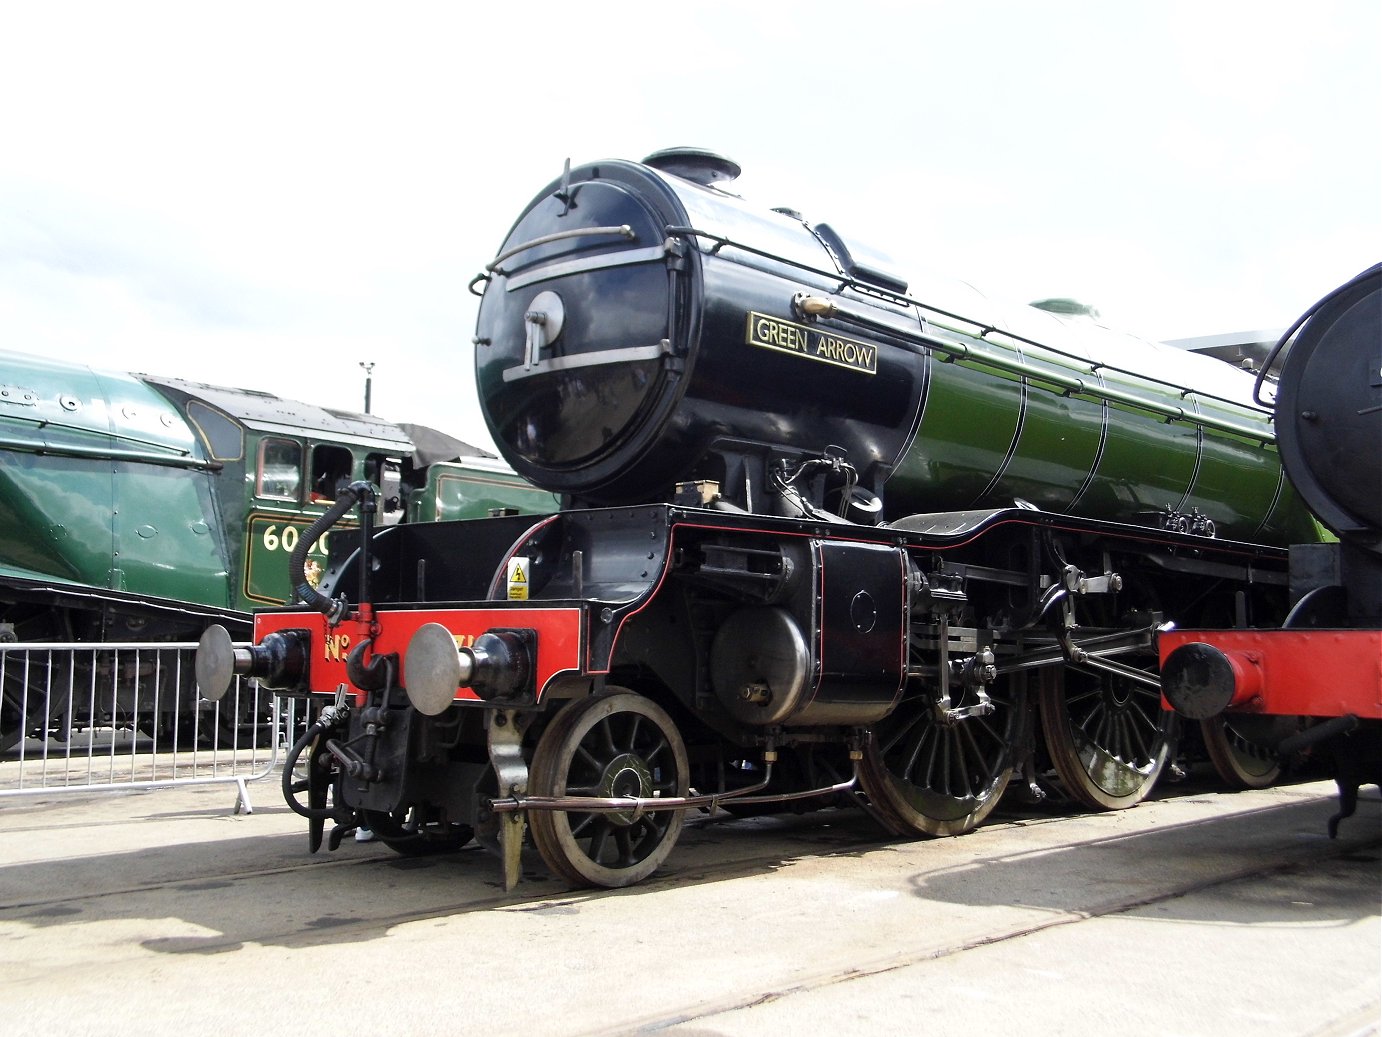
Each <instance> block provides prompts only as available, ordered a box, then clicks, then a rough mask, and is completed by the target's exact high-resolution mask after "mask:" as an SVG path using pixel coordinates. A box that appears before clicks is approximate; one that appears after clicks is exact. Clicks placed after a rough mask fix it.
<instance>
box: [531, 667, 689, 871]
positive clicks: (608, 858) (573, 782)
mask: <svg viewBox="0 0 1382 1037" xmlns="http://www.w3.org/2000/svg"><path fill="white" fill-rule="evenodd" d="M689 787H690V766H689V764H688V763H687V758H686V747H685V745H684V744H683V743H682V739H681V735H680V734H679V733H678V732H677V729H676V725H675V724H674V723H673V722H672V718H671V717H669V716H668V715H667V713H666V712H665V711H664V710H663V709H662V708H661V707H660V706H658V705H657V704H656V703H654V702H652V701H651V700H649V699H646V698H644V697H643V696H641V695H637V694H634V693H633V692H631V691H625V690H622V689H620V690H617V691H612V692H610V693H606V694H602V695H596V696H592V697H591V698H587V699H581V700H579V701H577V702H575V703H573V704H572V705H570V706H567V707H566V708H565V709H564V710H562V712H561V713H559V714H558V715H557V717H556V719H554V720H553V721H552V723H550V724H549V725H548V726H547V729H546V730H545V731H543V733H542V736H541V738H539V739H538V743H537V747H536V748H535V749H534V751H533V763H532V767H531V768H530V772H529V776H528V792H529V794H531V795H535V796H595V797H599V798H611V797H613V798H622V797H634V798H639V799H653V798H671V797H673V796H685V795H686V794H687V790H688V789H689ZM685 814H686V811H685V810H684V809H682V810H650V811H643V812H641V813H640V812H638V811H635V810H628V811H614V812H598V811H585V812H582V811H570V812H567V811H551V810H531V811H529V812H528V824H529V827H530V828H531V830H532V834H533V843H534V844H535V845H536V846H537V849H538V852H539V853H540V854H541V855H542V859H543V860H544V861H545V862H546V863H547V866H548V867H549V868H550V869H551V870H552V872H553V873H554V874H556V875H557V876H558V877H560V878H563V879H566V880H567V881H568V882H571V883H572V884H574V885H578V886H606V887H618V886H629V885H632V884H633V883H635V882H640V881H642V880H643V879H645V878H647V877H648V876H649V875H651V874H652V873H653V872H654V871H656V870H657V868H658V866H659V865H661V864H662V862H663V861H664V860H665V859H666V858H667V855H668V853H670V852H671V850H672V846H673V845H674V844H675V843H676V841H677V836H678V835H679V834H680V833H681V826H682V821H683V819H684V817H685Z"/></svg>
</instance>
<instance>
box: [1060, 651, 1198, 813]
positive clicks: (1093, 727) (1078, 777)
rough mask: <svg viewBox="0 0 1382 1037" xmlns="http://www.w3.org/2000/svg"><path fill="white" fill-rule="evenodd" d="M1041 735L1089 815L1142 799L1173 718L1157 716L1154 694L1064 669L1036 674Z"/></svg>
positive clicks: (1166, 747)
mask: <svg viewBox="0 0 1382 1037" xmlns="http://www.w3.org/2000/svg"><path fill="white" fill-rule="evenodd" d="M1041 727H1042V731H1043V733H1044V734H1045V736H1046V749H1047V752H1048V753H1049V754H1050V757H1051V763H1052V765H1053V766H1054V767H1055V770H1056V774H1057V775H1058V776H1059V777H1060V779H1061V784H1062V785H1064V786H1065V790H1066V792H1067V793H1068V794H1069V795H1070V797H1071V798H1072V799H1074V800H1076V801H1077V802H1079V803H1082V804H1084V805H1085V806H1087V807H1091V808H1093V809H1095V810H1121V809H1122V808H1124V807H1130V806H1133V805H1134V804H1137V803H1140V802H1142V800H1144V799H1146V798H1147V794H1148V793H1149V792H1151V790H1152V786H1154V785H1155V784H1156V779H1157V778H1158V777H1159V776H1160V775H1161V772H1162V770H1163V768H1164V767H1165V766H1166V761H1167V760H1168V759H1169V758H1170V753H1171V745H1172V743H1173V742H1174V740H1175V730H1176V728H1175V714H1174V713H1171V712H1168V711H1165V710H1163V709H1162V708H1161V695H1160V694H1159V693H1158V692H1157V691H1156V690H1155V689H1152V688H1149V687H1144V686H1143V685H1141V684H1137V683H1135V682H1133V681H1129V680H1127V679H1126V678H1122V677H1113V676H1108V675H1102V674H1101V675H1098V676H1096V675H1093V674H1089V673H1084V672H1082V671H1079V670H1073V669H1070V668H1069V667H1053V668H1051V669H1048V670H1046V671H1045V672H1044V673H1043V674H1042V684H1041Z"/></svg>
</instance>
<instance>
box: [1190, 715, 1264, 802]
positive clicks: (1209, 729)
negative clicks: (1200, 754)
mask: <svg viewBox="0 0 1382 1037" xmlns="http://www.w3.org/2000/svg"><path fill="white" fill-rule="evenodd" d="M1200 733H1201V735H1202V737H1203V738H1204V748H1205V753H1206V754H1207V755H1208V756H1209V762H1210V763H1212V764H1214V769H1215V770H1216V771H1218V773H1219V777H1220V778H1222V779H1223V780H1224V783H1225V784H1227V785H1229V786H1230V787H1232V788H1237V789H1265V788H1269V787H1270V786H1271V785H1272V784H1274V783H1275V782H1276V779H1277V778H1278V777H1280V775H1281V764H1280V762H1279V761H1278V759H1277V756H1276V754H1275V753H1274V752H1272V751H1271V750H1269V749H1264V748H1263V747H1262V746H1260V745H1258V744H1257V743H1256V742H1253V741H1250V740H1249V739H1248V738H1247V737H1245V736H1244V734H1243V733H1242V732H1241V731H1239V730H1238V729H1237V728H1236V727H1235V726H1234V725H1233V724H1232V723H1230V722H1229V720H1228V718H1226V717H1224V716H1223V715H1222V714H1221V715H1220V716H1217V717H1210V718H1209V719H1207V720H1201V721H1200Z"/></svg>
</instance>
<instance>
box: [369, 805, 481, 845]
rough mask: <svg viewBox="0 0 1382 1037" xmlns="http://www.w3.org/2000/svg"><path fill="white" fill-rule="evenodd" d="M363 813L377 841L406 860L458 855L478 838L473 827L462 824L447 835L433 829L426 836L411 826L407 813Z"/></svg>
mask: <svg viewBox="0 0 1382 1037" xmlns="http://www.w3.org/2000/svg"><path fill="white" fill-rule="evenodd" d="M361 813H362V814H363V815H364V821H365V823H366V825H367V826H368V827H369V829H370V831H372V832H373V833H374V835H375V838H377V839H378V840H379V841H380V842H381V843H383V844H384V845H385V846H387V847H388V848H389V849H390V850H392V851H393V852H394V853H396V854H399V855H400V856H403V857H431V856H433V855H435V854H442V853H455V852H457V851H458V850H460V849H461V848H462V847H463V846H465V844H466V843H468V842H470V840H471V838H472V837H473V836H474V835H475V831H474V829H472V828H471V827H470V825H462V824H451V825H447V826H446V829H445V831H443V832H438V831H432V830H429V831H427V832H426V833H425V834H422V833H419V832H418V831H417V829H416V828H415V827H413V826H412V825H410V823H409V822H410V820H411V819H410V818H409V816H408V812H407V811H402V812H400V813H386V812H385V811H382V810H364V811H361ZM433 827H434V828H435V826H433Z"/></svg>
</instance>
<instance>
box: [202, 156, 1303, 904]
mask: <svg viewBox="0 0 1382 1037" xmlns="http://www.w3.org/2000/svg"><path fill="white" fill-rule="evenodd" d="M737 173H738V167H737V166H735V165H734V164H733V163H732V162H729V161H728V160H725V159H723V158H721V157H719V156H716V155H713V154H710V153H706V152H698V151H692V150H689V149H679V150H674V151H669V152H662V153H659V154H657V155H654V156H650V157H649V158H648V159H647V160H645V161H644V162H642V163H635V162H629V161H608V162H599V163H595V164H591V165H586V166H581V167H578V168H571V167H570V166H569V165H568V167H567V168H566V170H565V171H564V172H563V173H562V175H561V176H560V177H559V178H558V179H556V180H555V181H554V182H552V183H551V184H549V185H548V186H547V187H546V188H545V189H544V190H543V191H542V192H541V193H540V194H538V196H537V197H536V198H535V199H534V200H533V201H532V202H531V203H530V204H529V205H528V206H527V208H526V209H525V210H524V211H523V213H522V214H521V215H520V216H519V218H518V220H517V222H516V223H515V225H514V227H513V229H512V231H511V232H510V234H509V236H508V238H507V239H506V241H505V242H504V244H503V246H502V247H501V249H500V250H499V253H498V256H497V258H496V259H495V260H494V261H493V262H492V263H491V264H490V265H489V266H488V267H487V269H486V271H485V272H484V273H483V274H481V275H480V276H478V277H477V278H476V279H475V281H474V282H472V288H473V290H475V291H477V292H479V293H482V298H481V303H480V311H479V318H478V325H477V334H476V340H475V342H476V348H475V354H476V376H477V383H478V387H479V398H480V405H481V407H482V409H483V411H484V414H485V418H486V421H487V423H488V425H489V428H490V430H491V432H492V434H493V436H494V438H495V441H496V443H497V444H498V445H499V448H500V451H501V452H502V454H503V455H504V458H505V459H506V460H507V461H508V462H509V464H510V465H511V466H512V467H513V468H514V469H515V470H517V471H518V473H519V474H521V475H522V476H524V477H525V478H527V479H528V480H529V481H531V482H533V483H534V484H536V485H538V486H541V487H544V488H546V489H549V490H551V491H553V492H555V493H559V494H561V495H562V497H563V502H564V507H563V509H562V510H561V512H560V513H558V514H556V515H554V516H551V517H548V518H545V519H543V520H541V521H537V522H534V521H532V520H528V519H514V518H500V519H485V520H478V521H471V522H461V523H441V524H435V525H432V526H428V527H425V528H424V527H416V528H412V529H410V528H407V527H400V528H396V529H391V530H388V531H387V532H386V533H381V534H379V535H377V536H375V537H373V538H372V539H362V541H361V545H360V548H359V552H358V554H359V557H358V559H357V563H358V564H356V565H354V566H350V567H348V568H346V569H343V574H346V575H343V576H342V578H341V579H339V580H337V581H336V582H334V583H331V584H327V585H324V586H323V588H322V589H321V592H320V593H317V594H314V595H311V596H309V597H310V599H311V600H310V601H309V602H308V604H306V605H303V606H300V607H297V608H288V609H279V610H272V611H266V612H261V613H260V614H258V616H257V617H256V641H257V644H256V646H255V647H254V648H251V649H244V650H238V651H237V650H233V649H231V648H230V647H229V646H228V645H227V644H225V643H212V644H209V645H207V646H206V647H204V649H203V652H202V656H201V660H202V663H203V666H204V681H203V686H204V687H209V686H212V685H215V684H218V683H221V682H223V681H224V680H225V679H226V678H227V676H228V675H229V674H230V673H231V672H232V671H236V672H248V673H253V674H256V675H258V676H259V677H260V678H261V679H263V680H265V681H268V682H270V683H272V684H273V685H274V686H275V687H278V688H281V689H284V690H285V691H287V692H289V693H294V694H303V695H310V696H313V697H315V698H317V699H318V701H320V702H324V703H329V704H330V705H329V708H327V709H325V710H323V713H322V718H321V720H320V721H319V722H318V724H317V725H316V726H315V727H314V728H313V730H312V731H311V732H309V734H308V736H307V737H305V738H304V739H303V741H302V742H300V743H299V745H298V746H297V747H296V752H298V753H299V754H301V755H302V756H303V758H304V759H305V760H306V762H307V764H308V770H307V774H308V776H307V778H306V779H305V780H304V787H303V788H297V787H295V786H292V785H291V778H288V779H285V780H287V781H289V786H290V787H289V788H288V789H287V791H288V794H289V801H290V803H292V804H293V805H294V807H295V808H296V809H298V810H299V811H300V812H302V813H303V814H305V815H306V816H307V817H308V818H309V822H310V829H311V841H312V845H313V848H316V847H317V846H319V845H320V843H321V841H322V838H323V835H324V832H325V825H326V823H327V822H328V821H330V822H334V827H333V830H332V833H331V838H332V841H333V844H334V842H335V841H338V840H339V838H340V837H341V835H343V834H344V833H345V832H348V831H350V830H351V828H352V827H354V826H355V825H356V824H365V825H368V826H370V827H371V828H372V829H373V830H374V831H375V832H376V833H377V834H378V835H379V836H380V837H381V838H382V839H383V840H384V841H385V842H387V843H388V844H389V845H391V846H392V847H394V848H395V849H397V850H399V851H400V852H425V851H430V850H436V849H451V848H454V847H456V846H459V845H461V844H463V843H464V842H466V841H468V840H469V839H470V838H471V837H472V836H477V837H479V838H480V839H481V840H482V841H485V842H486V843H488V844H490V845H492V846H493V847H494V848H496V849H498V850H499V851H500V852H501V854H502V856H503V858H504V862H505V879H506V882H507V883H508V884H512V883H513V882H514V881H515V880H516V878H517V874H518V853H519V848H520V846H521V845H522V842H523V840H524V839H525V837H526V835H525V833H526V832H528V831H530V832H531V838H532V841H533V842H534V843H535V844H536V846H537V849H538V850H539V851H540V853H541V854H542V856H543V858H544V860H545V861H546V862H547V864H548V865H549V866H550V867H551V869H552V870H553V871H554V872H555V873H556V874H557V875H558V876H560V877H562V878H564V879H566V880H568V881H570V882H572V883H575V884H593V885H606V886H620V885H625V884H628V883H632V882H636V881H638V880H640V879H642V878H643V877H645V876H646V875H648V874H650V873H651V872H652V871H653V870H654V869H656V868H657V867H658V866H659V864H661V862H662V861H663V860H664V859H665V858H666V856H667V854H668V852H669V851H670V850H671V848H672V845H673V843H674V842H675V840H676V838H677V835H678V832H679V830H680V827H681V824H682V820H683V817H684V814H685V811H686V810H687V809H691V808H695V807H706V808H713V807H716V806H720V805H723V806H724V807H726V808H728V809H734V810H741V811H747V810H762V809H771V808H773V807H774V806H775V805H778V804H791V803H793V802H796V801H803V800H804V801H805V802H806V803H807V804H808V805H819V804H821V803H841V802H845V801H848V802H852V803H854V804H857V805H859V806H861V807H863V808H864V809H866V810H868V811H869V812H871V813H872V814H873V815H874V816H875V817H876V818H877V819H878V820H879V822H880V823H881V824H883V825H884V826H885V827H886V828H887V829H888V830H890V831H892V832H895V833H899V834H915V835H940V834H957V833H960V832H964V831H967V830H968V829H970V828H972V827H974V826H975V825H977V824H978V823H979V822H980V821H982V820H983V818H984V817H985V816H987V814H988V813H989V812H990V811H991V810H992V809H993V807H994V805H995V804H996V803H997V801H998V798H999V796H1000V795H1001V794H1002V792H1003V789H1004V787H1005V786H1006V785H1007V783H1008V781H1009V779H1010V777H1011V776H1012V774H1013V773H1014V770H1015V769H1026V770H1028V771H1031V770H1033V769H1034V768H1035V767H1036V766H1038V762H1039V764H1040V765H1041V766H1042V769H1043V773H1045V771H1047V770H1049V771H1050V773H1052V774H1053V775H1055V776H1056V777H1055V780H1057V781H1058V782H1059V783H1060V785H1061V786H1062V787H1063V788H1064V790H1065V791H1066V792H1067V793H1068V794H1069V795H1071V796H1072V797H1074V798H1075V799H1077V800H1078V801H1080V802H1081V803H1084V804H1086V805H1089V806H1092V807H1098V808H1116V807H1121V806H1127V805H1131V804H1133V803H1135V802H1137V801H1139V800H1140V799H1142V798H1143V797H1144V796H1145V795H1146V794H1147V792H1148V790H1149V789H1150V788H1151V785H1152V783H1153V782H1154V781H1155V780H1156V778H1157V775H1158V774H1159V773H1160V771H1161V770H1162V768H1163V767H1164V766H1165V765H1166V761H1167V759H1168V757H1169V755H1170V753H1171V745H1172V741H1173V723H1172V719H1171V714H1169V713H1166V712H1164V711H1163V710H1162V708H1161V701H1160V688H1159V682H1158V680H1157V677H1156V672H1155V671H1156V662H1157V659H1156V649H1155V641H1156V636H1157V633H1158V631H1159V630H1161V629H1163V628H1164V627H1165V626H1166V625H1167V624H1168V623H1169V622H1171V621H1175V622H1180V623H1184V622H1189V621H1205V622H1216V623H1223V622H1228V623H1233V622H1243V623H1247V622H1272V623H1275V622H1279V621H1280V619H1281V617H1282V616H1283V615H1284V614H1285V609H1286V603H1287V566H1286V562H1287V558H1286V551H1285V545H1287V544H1289V543H1298V542H1311V541H1318V540H1319V539H1320V537H1321V530H1320V527H1319V525H1318V523H1317V522H1316V521H1315V520H1314V519H1313V517H1312V516H1311V515H1310V514H1309V512H1308V511H1307V510H1306V509H1305V508H1304V506H1303V505H1302V503H1301V501H1300V500H1299V498H1298V497H1297V496H1296V494H1295V492H1294V491H1293V490H1292V488H1291V487H1290V485H1289V484H1288V483H1287V482H1286V481H1285V480H1284V478H1283V476H1282V471H1281V466H1280V463H1279V461H1278V459H1277V455H1276V451H1275V449H1274V446H1273V442H1274V432H1273V429H1272V427H1271V423H1270V415H1269V412H1268V410H1267V408H1265V407H1262V406H1259V405H1257V404H1255V403H1254V402H1253V401H1252V398H1251V389H1252V378H1251V376H1250V375H1248V374H1246V373H1245V372H1242V371H1238V370H1235V369H1233V368H1231V367H1229V366H1228V365H1226V364H1223V363H1221V362H1219V361H1216V360H1212V359H1209V358H1205V357H1198V356H1193V355H1186V354H1183V353H1180V352H1178V351H1175V350H1172V349H1169V348H1168V347H1162V346H1157V345H1154V344H1150V343H1144V342H1138V341H1136V340H1133V339H1130V338H1127V337H1123V336H1116V335H1113V334H1112V333H1110V332H1107V331H1106V330H1103V329H1100V328H1097V327H1095V326H1094V325H1093V324H1091V323H1090V322H1088V321H1079V320H1072V319H1067V318H1063V317H1060V316H1057V315H1054V314H1051V313H1047V312H1043V311H1040V310H1037V309H1032V308H1027V307H1023V308H1021V309H1018V310H1013V311H1011V312H1002V311H999V310H998V309H997V308H996V307H994V306H993V305H992V304H990V303H988V302H987V300H985V299H984V298H983V297H981V296H979V295H978V294H977V293H974V292H973V291H972V289H968V288H965V287H964V286H958V287H957V286H953V285H947V284H944V283H942V282H936V283H935V284H930V283H925V282H919V281H914V282H911V283H909V282H908V281H907V280H904V279H903V278H902V277H899V276H898V275H896V274H895V273H893V272H891V271H889V270H887V269H885V266H884V264H881V263H879V262H878V261H877V260H875V259H874V258H872V256H871V255H869V254H868V253H866V251H865V250H864V249H863V248H861V247H859V246H858V245H857V244H856V243H854V242H851V241H849V240H847V239H846V238H845V237H844V236H842V235H841V234H840V233H838V232H837V231H836V230H834V229H833V228H832V227H830V226H828V225H826V224H813V223H811V222H809V221H808V220H806V219H805V218H803V217H802V216H801V215H800V214H798V213H796V212H793V211H791V210H786V209H779V210H771V211H769V210H763V209H761V208H759V207H756V206H754V205H752V204H750V203H748V202H746V201H744V200H743V199H741V198H739V197H737V196H736V195H734V194H733V193H732V192H731V191H730V190H729V189H728V187H727V184H728V182H729V181H731V180H732V179H733V178H734V177H735V176H736V175H737ZM352 492H354V493H357V494H358V495H359V497H360V499H361V500H362V501H363V503H364V505H365V508H366V510H367V509H368V507H369V505H370V501H371V489H370V487H369V486H368V485H367V484H361V485H358V486H357V487H355V488H354V489H353V491H352ZM348 574H356V575H354V576H351V575H348ZM366 574H367V579H368V586H366V584H365V582H364V580H365V578H366ZM1029 700H1030V703H1031V704H1029ZM1034 707H1035V708H1034ZM1033 715H1039V716H1040V718H1041V725H1040V726H1041V731H1040V738H1038V737H1037V733H1036V732H1035V731H1034V729H1033V725H1032V724H1031V723H1029V720H1030V718H1031V717H1032V716H1033ZM1034 761H1038V762H1034ZM303 791H305V792H306V802H305V803H303V802H302V801H300V799H299V798H298V797H299V794H300V793H301V792H303Z"/></svg>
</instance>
